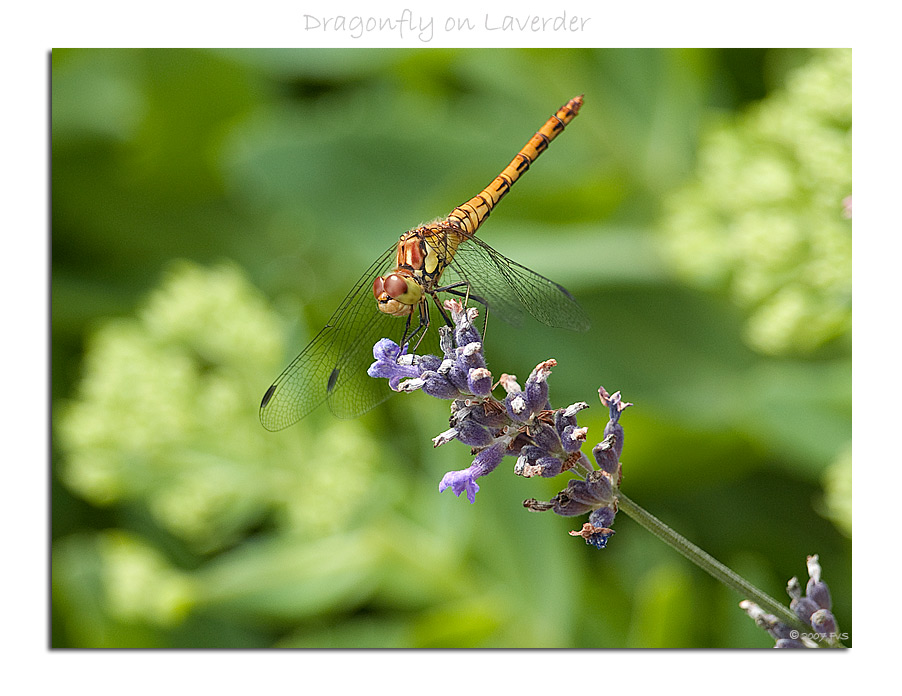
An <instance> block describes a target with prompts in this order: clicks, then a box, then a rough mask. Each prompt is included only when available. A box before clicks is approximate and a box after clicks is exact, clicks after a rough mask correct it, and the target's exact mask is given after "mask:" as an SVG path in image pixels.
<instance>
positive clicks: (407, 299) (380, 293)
mask: <svg viewBox="0 0 902 696" xmlns="http://www.w3.org/2000/svg"><path fill="white" fill-rule="evenodd" d="M373 295H374V296H375V297H376V302H377V304H378V307H379V311H381V312H384V313H385V314H391V315H392V316H393V317H406V316H408V315H410V314H413V308H414V307H415V306H417V305H418V304H419V303H420V302H421V301H422V300H423V287H422V286H421V285H420V283H419V282H418V281H417V279H416V278H415V277H414V276H413V274H412V273H411V272H410V271H408V270H406V269H403V268H402V269H398V270H397V271H395V272H394V273H389V274H388V275H387V276H384V277H383V276H379V277H378V278H376V280H374V281H373Z"/></svg>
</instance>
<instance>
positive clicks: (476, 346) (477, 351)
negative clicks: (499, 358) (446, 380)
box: [455, 342, 485, 371]
mask: <svg viewBox="0 0 902 696" xmlns="http://www.w3.org/2000/svg"><path fill="white" fill-rule="evenodd" d="M455 353H456V355H457V364H458V366H459V367H460V369H462V370H464V371H467V370H472V369H474V368H477V367H481V368H485V357H484V356H483V354H482V344H481V343H478V342H474V343H468V344H467V345H465V346H463V347H462V348H458V349H457V350H456V351H455Z"/></svg>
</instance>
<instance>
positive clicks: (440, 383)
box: [411, 372, 460, 399]
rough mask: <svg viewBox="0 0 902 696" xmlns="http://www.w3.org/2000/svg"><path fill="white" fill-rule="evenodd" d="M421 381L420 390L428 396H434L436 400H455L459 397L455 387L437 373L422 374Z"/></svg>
mask: <svg viewBox="0 0 902 696" xmlns="http://www.w3.org/2000/svg"><path fill="white" fill-rule="evenodd" d="M422 380H423V385H422V387H420V388H421V389H422V390H423V391H424V392H426V393H427V394H429V396H434V397H436V398H437V399H456V398H458V397H459V396H460V391H458V389H457V387H455V386H454V385H453V384H452V383H451V382H449V381H448V380H447V379H445V378H444V377H443V376H442V375H440V374H439V373H438V372H424V373H423V377H422ZM411 381H414V380H411Z"/></svg>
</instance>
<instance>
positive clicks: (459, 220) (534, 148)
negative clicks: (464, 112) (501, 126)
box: [448, 95, 583, 234]
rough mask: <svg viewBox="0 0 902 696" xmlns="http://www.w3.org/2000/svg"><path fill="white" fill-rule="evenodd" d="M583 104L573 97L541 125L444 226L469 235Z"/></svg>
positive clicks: (449, 217) (449, 216)
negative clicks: (452, 227)
mask: <svg viewBox="0 0 902 696" xmlns="http://www.w3.org/2000/svg"><path fill="white" fill-rule="evenodd" d="M582 104H583V97H582V95H580V96H578V97H574V98H573V99H571V100H570V101H568V102H567V103H566V104H564V106H562V107H561V108H560V109H558V110H557V112H556V113H555V114H554V115H553V116H552V117H551V118H549V119H548V120H547V121H546V122H545V125H544V126H542V127H541V128H540V129H539V130H538V132H537V133H536V134H535V135H534V136H532V138H530V139H529V142H528V143H526V145H524V146H523V147H522V148H521V149H520V152H518V153H517V154H516V155H515V156H514V159H513V160H512V161H511V163H510V164H508V165H507V166H506V167H505V168H504V171H502V172H501V173H500V174H499V175H498V176H496V177H495V178H494V180H493V181H492V183H490V184H489V185H488V186H486V187H485V188H484V189H483V190H482V191H480V192H479V193H477V194H476V195H475V196H473V198H471V199H470V200H468V201H467V202H466V203H463V204H461V205H459V206H457V207H456V208H455V209H454V210H452V211H451V214H450V215H448V222H450V223H451V224H452V225H454V226H456V227H457V228H459V229H460V230H462V231H463V232H465V233H467V234H473V233H474V232H476V229H477V228H478V227H479V226H480V225H481V224H482V222H483V221H484V220H485V219H486V218H487V217H488V216H489V213H491V212H492V209H493V208H494V207H495V206H496V205H498V203H499V202H500V201H501V199H502V198H504V196H506V195H507V192H508V191H510V189H511V187H512V186H513V185H514V182H516V181H517V179H519V178H520V177H521V176H522V175H523V174H524V173H525V172H526V170H527V169H529V165H530V164H532V163H533V162H535V161H536V159H538V157H539V155H541V154H542V153H543V152H545V150H546V149H548V146H549V145H550V144H551V141H552V140H554V139H555V138H556V137H557V136H558V135H559V134H560V133H562V132H563V131H564V128H565V127H566V126H567V124H568V123H570V121H572V120H573V119H574V118H575V117H576V115H577V114H578V113H579V108H580V107H581V106H582Z"/></svg>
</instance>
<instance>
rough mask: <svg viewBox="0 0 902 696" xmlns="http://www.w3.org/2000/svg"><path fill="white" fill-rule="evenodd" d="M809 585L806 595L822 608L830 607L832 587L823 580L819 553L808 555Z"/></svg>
mask: <svg viewBox="0 0 902 696" xmlns="http://www.w3.org/2000/svg"><path fill="white" fill-rule="evenodd" d="M807 565H808V575H809V576H810V577H809V579H808V585H807V587H806V588H805V595H806V596H807V597H809V598H810V599H812V600H814V602H815V603H816V604H817V605H818V606H819V607H820V608H821V609H830V608H831V606H832V602H831V600H830V588H829V587H827V583H825V582H823V581H822V580H821V564H820V563H819V561H818V556H817V554H815V555H813V556H808V561H807Z"/></svg>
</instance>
